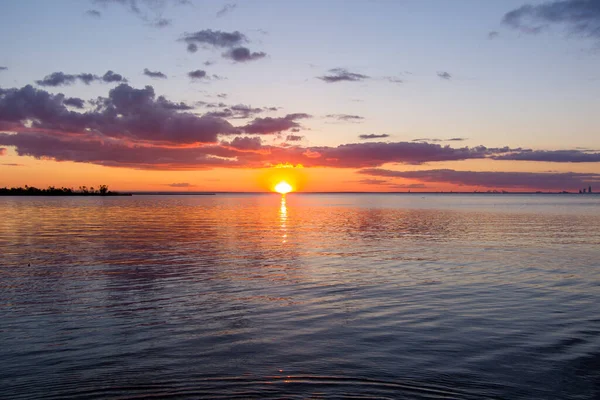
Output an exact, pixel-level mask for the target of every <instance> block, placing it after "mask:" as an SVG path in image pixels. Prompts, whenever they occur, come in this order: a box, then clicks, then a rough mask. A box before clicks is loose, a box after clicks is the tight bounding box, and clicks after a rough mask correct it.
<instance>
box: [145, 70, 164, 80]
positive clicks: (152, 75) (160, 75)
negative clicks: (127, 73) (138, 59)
mask: <svg viewBox="0 0 600 400" xmlns="http://www.w3.org/2000/svg"><path fill="white" fill-rule="evenodd" d="M144 75H146V76H149V77H150V78H161V79H167V75H165V74H163V73H162V72H160V71H150V70H149V69H148V68H144Z"/></svg>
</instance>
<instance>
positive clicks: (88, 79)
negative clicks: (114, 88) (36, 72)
mask: <svg viewBox="0 0 600 400" xmlns="http://www.w3.org/2000/svg"><path fill="white" fill-rule="evenodd" d="M77 80H79V81H81V82H83V83H85V84H86V85H89V84H90V83H92V82H105V83H115V82H127V79H125V78H124V77H123V76H122V75H121V74H117V73H115V72H113V71H110V70H109V71H106V73H105V74H104V75H102V76H98V75H94V74H90V73H81V74H76V75H73V74H65V73H64V72H60V71H59V72H53V73H51V74H50V75H46V76H45V77H44V79H40V80H37V81H35V83H37V84H38V85H40V86H53V87H56V86H68V85H72V84H73V83H75V82H76V81H77Z"/></svg>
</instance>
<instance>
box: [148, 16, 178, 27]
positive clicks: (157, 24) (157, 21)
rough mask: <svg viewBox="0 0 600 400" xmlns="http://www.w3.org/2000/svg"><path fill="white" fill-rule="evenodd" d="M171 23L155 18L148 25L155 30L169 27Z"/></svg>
mask: <svg viewBox="0 0 600 400" xmlns="http://www.w3.org/2000/svg"><path fill="white" fill-rule="evenodd" d="M172 22H173V21H171V20H170V19H168V18H162V17H161V18H157V19H155V20H154V21H152V22H150V25H151V26H153V27H155V28H165V27H167V26H169V25H171V23H172Z"/></svg>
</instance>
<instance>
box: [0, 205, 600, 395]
mask: <svg viewBox="0 0 600 400" xmlns="http://www.w3.org/2000/svg"><path fill="white" fill-rule="evenodd" d="M28 264H30V265H28ZM151 395H152V396H154V397H155V398H198V397H206V398H228V399H229V398H389V399H396V398H422V399H439V398H457V399H481V398H506V399H515V398H527V399H529V398H544V399H597V398H600V196H558V195H554V196H546V195H531V196H526V195H417V194H411V195H302V194H291V195H288V196H287V198H286V199H285V200H284V201H282V199H281V197H279V196H277V195H217V196H133V197H115V198H91V197H90V198H42V197H36V198H7V197H5V198H0V397H1V398H11V399H25V398H45V399H68V398H144V397H149V396H151Z"/></svg>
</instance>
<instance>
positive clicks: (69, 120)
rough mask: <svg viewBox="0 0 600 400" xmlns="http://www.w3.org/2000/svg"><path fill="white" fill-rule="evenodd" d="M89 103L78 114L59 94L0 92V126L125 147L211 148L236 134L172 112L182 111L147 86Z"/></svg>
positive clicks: (208, 120)
mask: <svg viewBox="0 0 600 400" xmlns="http://www.w3.org/2000/svg"><path fill="white" fill-rule="evenodd" d="M94 104H95V109H94V110H90V111H87V112H84V113H80V112H76V111H71V110H69V109H68V108H67V107H66V106H65V104H64V95H62V94H57V95H53V94H50V93H48V92H46V91H44V90H39V89H35V88H33V87H32V86H29V85H27V86H25V87H23V88H21V89H3V90H2V91H1V92H0V124H2V126H10V129H9V130H12V131H16V132H20V134H21V135H25V136H27V135H28V134H29V133H30V132H34V133H36V134H38V135H42V134H45V135H47V136H54V137H58V138H59V139H60V140H66V139H72V136H74V135H79V136H80V138H87V140H92V139H93V140H111V139H114V140H126V141H128V142H129V143H130V144H132V143H156V142H158V143H176V144H182V143H212V142H216V141H217V136H218V135H219V134H224V135H228V134H234V133H237V132H239V130H238V129H237V128H234V127H233V126H232V125H231V124H230V123H229V122H228V121H226V120H224V119H221V118H215V117H211V116H197V115H195V114H190V113H186V112H178V111H179V110H182V109H184V110H185V109H188V107H187V106H185V107H184V106H183V103H172V102H170V101H168V100H167V99H165V98H164V97H162V96H160V97H159V98H158V99H157V98H156V96H155V93H154V89H153V88H152V86H146V87H145V88H143V89H135V88H132V87H131V86H129V85H127V84H124V83H123V84H120V85H119V86H117V87H115V88H113V89H111V90H110V91H109V94H108V97H106V98H103V97H101V98H99V99H98V100H96V101H94ZM5 129H8V128H5ZM66 148H68V146H66Z"/></svg>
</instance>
